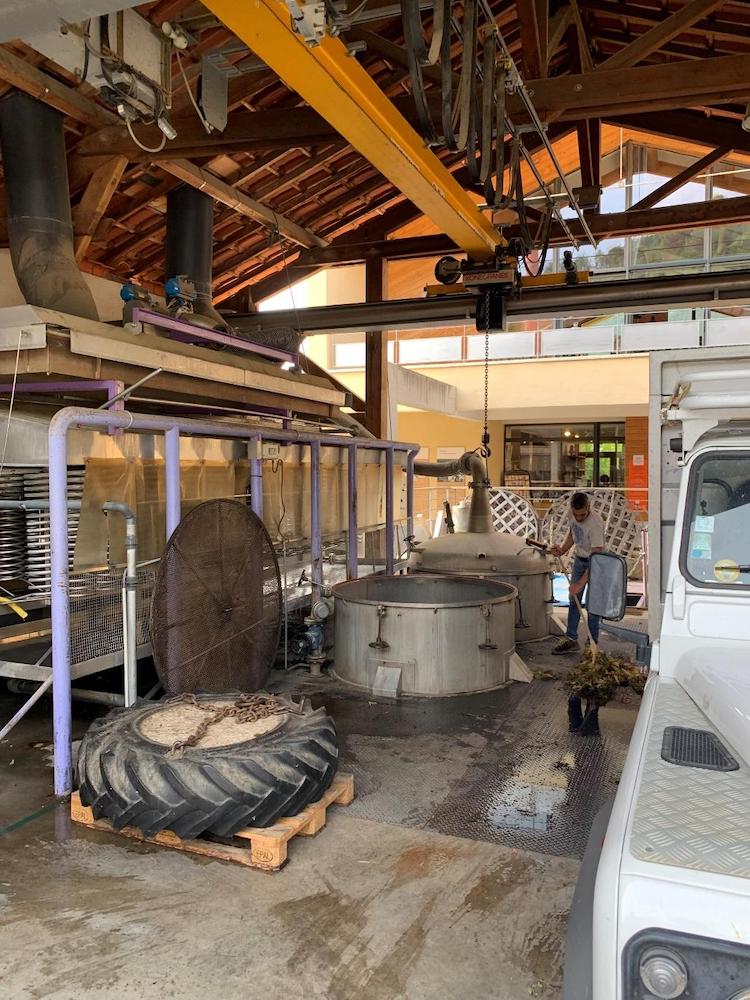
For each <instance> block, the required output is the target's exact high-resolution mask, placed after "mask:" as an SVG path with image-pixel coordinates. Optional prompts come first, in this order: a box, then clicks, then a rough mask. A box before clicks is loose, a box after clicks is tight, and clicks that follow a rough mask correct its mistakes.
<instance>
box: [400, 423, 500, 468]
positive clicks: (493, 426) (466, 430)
mask: <svg viewBox="0 0 750 1000" xmlns="http://www.w3.org/2000/svg"><path fill="white" fill-rule="evenodd" d="M489 430H490V450H491V452H492V454H491V455H490V460H489V462H488V469H489V474H490V479H491V480H492V482H493V483H499V482H500V475H501V470H502V453H503V437H504V433H505V429H504V427H503V425H502V424H500V423H499V422H498V421H496V420H492V421H490V428H489ZM396 432H397V433H396V436H397V438H398V440H399V441H413V442H414V443H415V444H420V445H421V446H422V447H423V448H426V449H427V450H428V454H427V455H425V456H424V458H425V461H428V462H437V460H438V454H437V450H438V448H463V449H464V451H473V450H474V448H478V447H479V446H480V444H481V443H482V424H481V421H479V420H462V419H461V418H459V417H449V416H447V415H446V414H444V413H429V414H428V413H423V412H421V411H415V410H412V411H409V412H408V413H404V412H399V414H398V427H397V428H396Z"/></svg>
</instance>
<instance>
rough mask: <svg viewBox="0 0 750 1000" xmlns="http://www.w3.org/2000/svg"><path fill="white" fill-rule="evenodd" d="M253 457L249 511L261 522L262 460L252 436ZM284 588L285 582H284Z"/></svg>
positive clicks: (258, 444) (256, 438)
mask: <svg viewBox="0 0 750 1000" xmlns="http://www.w3.org/2000/svg"><path fill="white" fill-rule="evenodd" d="M252 440H253V444H254V452H253V456H252V458H251V459H250V509H251V510H252V512H253V514H256V515H257V516H258V517H259V518H260V519H261V521H262V520H263V459H262V458H261V457H260V448H261V437H260V434H253V437H252ZM284 585H285V586H286V581H284Z"/></svg>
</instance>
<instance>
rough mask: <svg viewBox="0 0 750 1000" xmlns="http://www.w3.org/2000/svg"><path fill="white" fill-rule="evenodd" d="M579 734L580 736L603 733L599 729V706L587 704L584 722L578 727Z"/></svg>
mask: <svg viewBox="0 0 750 1000" xmlns="http://www.w3.org/2000/svg"><path fill="white" fill-rule="evenodd" d="M578 734H579V735H580V736H599V735H601V733H600V729H599V708H598V706H596V705H594V706H593V707H591V708H590V707H589V705H588V703H587V704H586V714H585V715H584V717H583V722H582V723H581V725H580V728H579V729H578Z"/></svg>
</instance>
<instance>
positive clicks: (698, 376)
mask: <svg viewBox="0 0 750 1000" xmlns="http://www.w3.org/2000/svg"><path fill="white" fill-rule="evenodd" d="M743 378H750V368H734V369H732V370H730V371H723V370H722V371H715V370H714V371H705V372H694V373H693V372H691V373H690V377H689V378H688V379H687V381H688V382H690V383H691V384H692V383H693V382H713V381H714V380H715V379H721V381H727V382H729V381H735V380H736V379H743Z"/></svg>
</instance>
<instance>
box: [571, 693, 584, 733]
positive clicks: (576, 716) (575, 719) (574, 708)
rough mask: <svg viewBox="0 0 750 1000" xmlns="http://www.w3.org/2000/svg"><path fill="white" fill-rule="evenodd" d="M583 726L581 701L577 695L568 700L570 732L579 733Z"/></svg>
mask: <svg viewBox="0 0 750 1000" xmlns="http://www.w3.org/2000/svg"><path fill="white" fill-rule="evenodd" d="M582 724H583V712H582V711H581V699H580V698H579V697H578V696H577V695H571V696H570V698H568V732H570V733H577V732H578V731H579V729H580V728H581V726H582Z"/></svg>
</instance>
